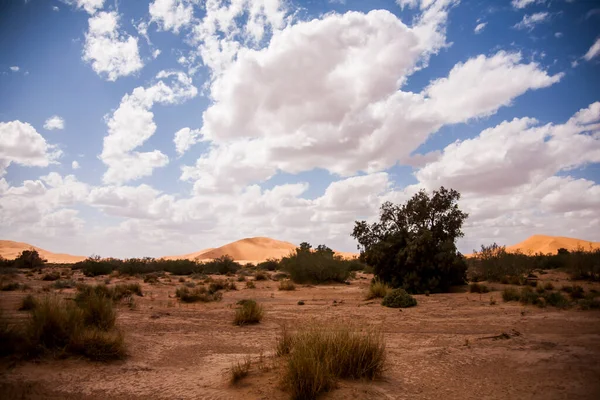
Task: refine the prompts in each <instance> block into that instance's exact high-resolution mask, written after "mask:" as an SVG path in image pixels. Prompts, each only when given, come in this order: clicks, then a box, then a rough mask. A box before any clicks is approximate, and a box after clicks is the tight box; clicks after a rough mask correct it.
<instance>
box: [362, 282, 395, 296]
mask: <svg viewBox="0 0 600 400" xmlns="http://www.w3.org/2000/svg"><path fill="white" fill-rule="evenodd" d="M390 290H391V288H390V287H389V286H388V284H387V283H384V282H382V281H380V280H379V279H374V280H373V281H372V282H371V285H370V286H369V291H368V293H367V300H371V299H377V298H381V299H382V298H384V297H385V296H386V295H387V294H388V293H389V291H390Z"/></svg>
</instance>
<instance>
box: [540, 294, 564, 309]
mask: <svg viewBox="0 0 600 400" xmlns="http://www.w3.org/2000/svg"><path fill="white" fill-rule="evenodd" d="M544 299H545V301H546V303H547V304H549V305H551V306H554V307H558V308H567V307H569V305H570V303H569V300H567V298H566V297H565V296H563V295H562V293H560V292H549V293H547V294H546V295H544Z"/></svg>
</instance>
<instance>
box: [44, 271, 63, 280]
mask: <svg viewBox="0 0 600 400" xmlns="http://www.w3.org/2000/svg"><path fill="white" fill-rule="evenodd" d="M59 279H60V273H59V272H58V271H53V272H49V273H47V274H46V275H44V276H43V277H42V280H43V281H57V280H59Z"/></svg>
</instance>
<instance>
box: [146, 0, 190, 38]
mask: <svg viewBox="0 0 600 400" xmlns="http://www.w3.org/2000/svg"><path fill="white" fill-rule="evenodd" d="M148 8H149V11H150V17H151V21H153V22H156V23H157V25H158V26H159V27H160V28H161V29H163V30H165V31H169V30H170V31H173V32H174V33H179V31H180V29H181V28H186V27H188V26H189V25H190V24H191V22H192V19H193V17H194V7H193V2H192V1H191V0H154V2H152V3H150V5H149V7H148Z"/></svg>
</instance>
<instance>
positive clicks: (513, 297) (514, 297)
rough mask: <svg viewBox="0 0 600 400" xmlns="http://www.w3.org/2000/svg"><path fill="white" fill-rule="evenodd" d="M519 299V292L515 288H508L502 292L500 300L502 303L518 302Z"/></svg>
mask: <svg viewBox="0 0 600 400" xmlns="http://www.w3.org/2000/svg"><path fill="white" fill-rule="evenodd" d="M520 298H521V296H520V295H519V291H518V290H517V289H515V288H512V287H509V288H506V289H504V290H503V291H502V300H504V301H519V299H520Z"/></svg>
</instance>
